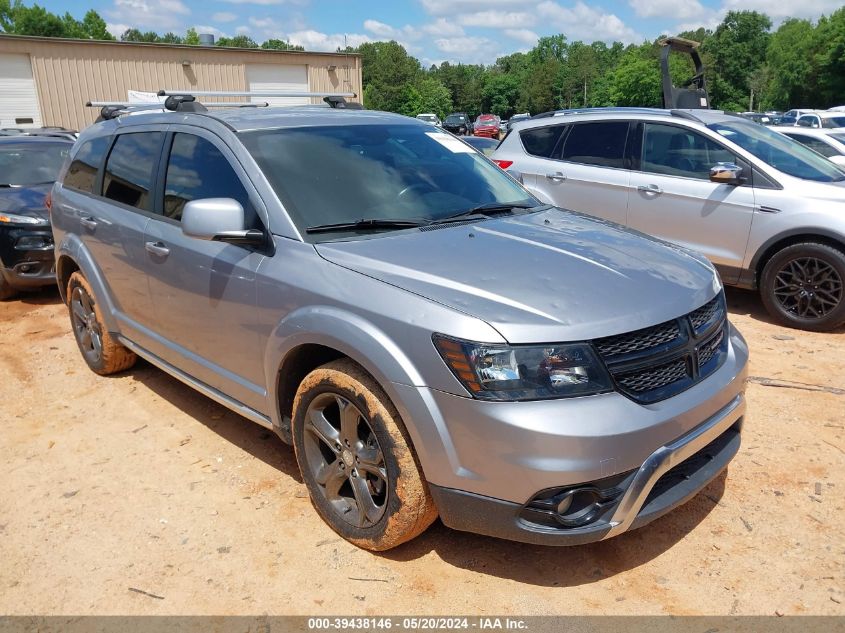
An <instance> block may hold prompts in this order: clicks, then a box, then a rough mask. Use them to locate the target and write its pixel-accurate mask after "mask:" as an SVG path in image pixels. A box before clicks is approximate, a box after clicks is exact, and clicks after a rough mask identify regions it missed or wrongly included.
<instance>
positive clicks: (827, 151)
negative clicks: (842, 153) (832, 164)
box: [787, 134, 839, 158]
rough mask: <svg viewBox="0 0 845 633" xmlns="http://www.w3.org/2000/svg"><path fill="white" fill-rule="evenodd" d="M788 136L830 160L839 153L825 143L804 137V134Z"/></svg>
mask: <svg viewBox="0 0 845 633" xmlns="http://www.w3.org/2000/svg"><path fill="white" fill-rule="evenodd" d="M787 136H788V137H789V138H794V139H795V140H796V141H798V142H799V143H801V144H802V145H806V146H807V147H809V148H810V149H811V150H814V151H816V152H818V153H819V154H821V155H822V156H827V157H828V158H829V157H831V156H836V155H837V154H838V153H839V152H837V151H836V150H835V149H833V147H831V146H830V145H828V144H827V143H825V142H824V141H822V140H820V139H817V138H813V137H811V136H804V135H803V134H787Z"/></svg>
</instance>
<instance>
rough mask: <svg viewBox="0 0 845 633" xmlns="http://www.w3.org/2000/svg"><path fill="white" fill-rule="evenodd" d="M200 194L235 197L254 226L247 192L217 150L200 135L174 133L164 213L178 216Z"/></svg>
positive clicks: (168, 165)
mask: <svg viewBox="0 0 845 633" xmlns="http://www.w3.org/2000/svg"><path fill="white" fill-rule="evenodd" d="M201 198H234V199H235V200H237V201H238V202H240V203H241V206H242V207H243V208H244V219H245V221H246V226H248V227H252V228H255V227H256V224H255V223H256V217H255V211H254V210H253V207H252V205H251V204H250V202H249V195H248V194H247V192H246V189H245V188H244V186H243V184H242V183H241V181H240V178H238V175H237V174H236V173H235V170H234V169H232V166H231V165H230V164H229V161H228V160H227V159H226V157H225V156H223V154H222V153H221V152H220V150H219V149H217V148H216V147H215V146H214V144H213V143H210V142H209V141H207V140H205V139H204V138H200V137H199V136H194V135H193V134H181V133H179V134H176V135H175V136H174V137H173V146H172V147H171V149H170V160H169V162H168V164H167V180H166V184H165V189H164V215H165V216H166V217H168V218H171V219H172V220H177V221H178V220H181V219H182V210H183V209H184V208H185V204H186V203H187V202H189V201H190V200H199V199H201Z"/></svg>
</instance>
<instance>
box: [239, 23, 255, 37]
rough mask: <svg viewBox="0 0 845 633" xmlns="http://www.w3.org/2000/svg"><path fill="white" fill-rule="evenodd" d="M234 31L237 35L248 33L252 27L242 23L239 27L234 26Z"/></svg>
mask: <svg viewBox="0 0 845 633" xmlns="http://www.w3.org/2000/svg"><path fill="white" fill-rule="evenodd" d="M235 33H237V34H238V35H249V34H250V33H252V29H251V28H249V27H248V26H246V25H245V24H244V25H241V26H239V27H236V28H235Z"/></svg>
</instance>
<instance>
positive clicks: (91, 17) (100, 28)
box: [82, 9, 114, 40]
mask: <svg viewBox="0 0 845 633" xmlns="http://www.w3.org/2000/svg"><path fill="white" fill-rule="evenodd" d="M82 26H83V28H84V29H85V34H86V35H87V36H88V37H89V38H90V39H92V40H113V39H114V35H112V34H111V33H109V31H108V29H107V28H106V21H105V20H104V19H103V18H101V17H100V14H99V13H97V12H96V11H94V10H93V9H91V10H89V11H87V12H86V13H85V17H83V18H82Z"/></svg>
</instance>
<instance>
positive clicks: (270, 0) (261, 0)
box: [221, 0, 285, 6]
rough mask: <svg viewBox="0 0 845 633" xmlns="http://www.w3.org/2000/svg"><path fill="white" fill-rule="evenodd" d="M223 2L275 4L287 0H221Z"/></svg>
mask: <svg viewBox="0 0 845 633" xmlns="http://www.w3.org/2000/svg"><path fill="white" fill-rule="evenodd" d="M221 2H228V3H229V4H260V5H261V6H269V5H274V4H284V2H285V0H221Z"/></svg>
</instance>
